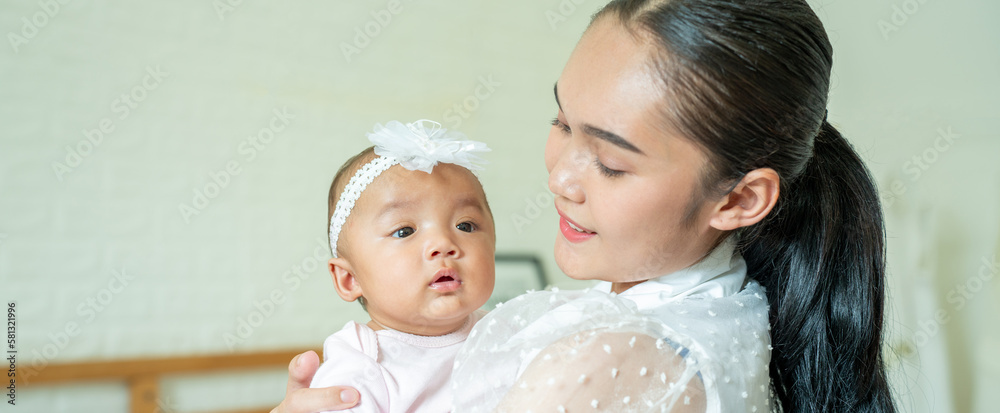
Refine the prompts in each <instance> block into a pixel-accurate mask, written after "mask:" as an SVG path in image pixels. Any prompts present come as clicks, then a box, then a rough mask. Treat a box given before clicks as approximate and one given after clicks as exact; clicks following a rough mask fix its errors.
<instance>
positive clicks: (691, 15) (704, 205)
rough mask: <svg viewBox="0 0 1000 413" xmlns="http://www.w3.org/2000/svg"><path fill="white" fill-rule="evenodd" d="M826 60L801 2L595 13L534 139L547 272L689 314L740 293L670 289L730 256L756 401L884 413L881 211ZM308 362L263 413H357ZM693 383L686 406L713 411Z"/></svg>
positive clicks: (716, 2)
mask: <svg viewBox="0 0 1000 413" xmlns="http://www.w3.org/2000/svg"><path fill="white" fill-rule="evenodd" d="M831 66H832V50H831V46H830V43H829V40H828V38H827V36H826V33H825V31H824V29H823V27H822V24H821V23H820V21H819V19H818V18H817V17H816V15H815V14H814V13H813V11H812V10H811V9H810V8H809V6H808V5H807V4H806V2H805V1H804V0H667V1H662V0H616V1H613V2H611V3H610V4H608V5H607V6H605V7H604V8H603V9H602V10H601V11H600V12H599V13H598V14H597V15H596V16H595V18H594V20H593V22H592V24H591V26H590V27H589V28H588V30H587V32H586V33H585V34H584V36H583V38H582V39H581V41H580V43H579V44H578V45H577V48H576V49H575V51H574V53H573V55H572V56H571V58H570V60H569V62H568V63H567V65H566V68H565V69H564V71H563V73H562V75H561V76H560V78H559V81H558V83H557V87H556V99H557V104H558V106H559V109H560V110H559V113H558V117H557V118H556V120H555V121H554V122H553V128H552V131H551V132H550V135H549V140H548V143H547V146H546V164H547V167H548V169H549V172H550V177H549V187H550V189H551V190H552V192H553V193H554V194H555V195H556V200H555V204H556V207H557V208H558V209H559V212H560V216H561V220H560V222H561V227H562V228H561V235H560V237H559V238H558V239H557V244H556V251H555V255H556V261H557V263H558V264H559V266H560V268H561V269H562V270H563V271H564V272H565V273H566V274H567V275H569V276H570V277H573V278H577V279H600V280H606V281H610V282H611V283H610V284H609V285H608V287H607V288H608V289H609V290H610V291H613V292H616V293H622V295H626V294H628V292H629V290H633V289H636V288H637V286H643V287H639V288H645V287H644V286H647V285H649V283H652V282H659V283H664V284H670V287H669V288H671V293H670V294H668V297H666V298H665V301H669V302H671V303H685V301H684V298H685V297H687V296H692V297H694V296H697V297H698V298H700V299H701V298H704V299H714V298H726V297H734V296H737V295H738V294H739V293H738V292H734V291H730V289H731V287H732V285H733V284H732V283H731V282H730V283H728V284H727V283H722V284H720V283H718V282H717V281H718V280H716V279H713V280H704V279H697V280H696V282H694V283H692V284H689V285H684V284H683V282H681V283H680V284H678V278H679V277H680V276H679V275H678V274H688V273H689V272H690V271H689V270H690V269H692V268H697V267H699V266H701V265H703V263H704V260H705V259H706V257H711V256H712V254H716V255H717V254H719V251H720V249H721V248H724V246H726V245H732V246H733V248H735V250H736V252H737V254H735V255H733V259H734V260H737V259H739V261H734V262H736V264H734V266H733V267H732V268H734V270H733V271H736V272H739V274H738V275H740V276H745V277H746V281H744V282H743V283H742V284H741V285H737V288H736V290H740V288H743V290H742V291H746V289H747V288H752V287H753V286H754V285H756V284H757V283H759V284H760V285H761V286H763V288H764V289H765V290H766V299H767V304H768V305H769V307H768V318H769V321H770V327H769V328H770V334H769V337H765V338H764V339H762V340H766V339H768V338H769V342H770V345H771V348H773V350H772V351H771V352H770V354H769V364H768V368H766V373H767V375H768V377H766V378H765V380H766V382H767V383H769V389H764V390H768V391H767V393H769V394H768V396H767V397H769V399H770V401H771V403H770V405H769V407H768V408H769V409H771V410H775V411H878V412H891V411H894V407H893V404H892V400H891V396H890V390H889V388H888V384H887V381H886V375H885V371H884V367H883V360H882V354H881V340H882V314H883V300H884V286H883V282H884V281H883V278H884V234H883V224H882V215H881V208H880V206H879V203H878V197H877V192H876V189H875V186H874V184H873V181H872V179H871V177H870V175H869V173H868V171H867V169H866V168H865V166H864V165H863V163H862V162H861V160H860V158H859V157H858V155H857V154H856V153H855V151H854V150H853V149H852V147H851V145H850V144H849V143H848V142H847V141H846V140H845V139H844V138H843V137H842V136H841V135H840V133H839V132H838V131H837V130H836V129H835V128H834V127H833V126H831V125H830V124H829V123H828V122H827V120H826V102H827V95H828V91H829V82H830V70H831ZM740 255H741V256H742V259H740ZM743 260H745V268H743V269H742V270H741V268H742V267H740V266H739V265H737V264H740V263H742V262H743ZM740 271H742V272H740ZM664 274H666V275H664ZM740 279H742V278H740ZM671 283H672V284H671ZM633 291H634V290H633ZM703 301H704V300H703ZM511 305H514V306H517V305H519V304H518V303H516V302H515V303H513V304H511ZM678 305H680V304H678ZM664 322H666V321H664ZM477 328H478V327H477ZM765 336H766V334H765ZM471 344H472V342H470V343H468V345H471ZM696 344H697V343H696ZM683 349H684V348H683V347H682V346H678V347H677V353H678V354H681V353H682V351H681V350H683ZM317 363H318V360H317V357H316V356H315V354H312V353H306V354H304V355H300V356H298V357H296V359H295V360H293V361H292V365H291V366H290V367H289V372H290V378H289V386H288V393H286V399H285V401H284V402H283V403H282V405H281V406H279V407H278V408H277V409H275V411H277V412H312V411H320V410H324V409H338V408H345V407H349V406H352V405H354V403H355V402H356V397H357V396H356V393H354V392H353V391H352V390H350V389H344V388H333V389H303V387H305V384H306V383H308V382H309V377H310V376H311V375H312V373H313V371H314V370H315V366H316V364H317ZM541 363H542V362H541V360H539V361H532V364H531V365H529V366H527V367H525V368H522V369H520V370H519V373H523V374H531V373H532V372H533V371H535V370H539V368H538V367H537V366H539V365H541ZM549 363H550V364H552V363H556V364H558V360H556V361H552V360H549ZM532 366H535V367H532ZM683 370H684V369H683V368H682V369H681V371H683ZM615 372H616V373H617V369H616V370H615ZM705 372H707V370H706V371H705ZM643 373H645V368H643ZM702 373H703V372H702V371H699V372H698V374H697V375H696V376H695V377H694V378H693V379H692V378H691V377H690V375H689V377H688V378H689V379H691V382H690V383H691V384H692V385H693V386H691V387H694V388H696V390H697V388H699V386H703V385H705V384H707V383H709V382H716V381H717V382H718V383H719V384H718V386H719V388H720V389H722V390H725V388H724V387H725V385H724V384H722V383H723V381H722V377H710V376H709V375H705V374H702ZM679 374H680V373H679ZM747 374H748V375H750V376H753V375H754V372H753V371H750V372H747ZM574 377H575V376H574ZM726 378H728V376H727V377H726ZM583 379H584V375H581V376H580V382H581V383H583V382H584V380H583ZM673 379H674V378H671V382H673ZM702 390H703V391H701V392H700V393H699V392H698V391H695V392H694V393H695V394H694V397H695V400H694V402H695V403H694V405H700V406H699V407H698V408H696V409H694V410H698V411H704V409H705V407H704V405H705V404H706V403H707V404H708V405H711V404H712V403H713V401H712V400H711V396H710V395H706V393H705V391H704V388H703V389H702ZM516 392H517V390H514V391H512V393H516ZM719 394H726V393H725V392H722V393H719ZM352 396H353V398H352ZM743 397H744V398H745V397H746V396H745V395H744V396H743ZM341 400H343V402H341ZM523 400H525V399H521V400H514V401H513V404H507V405H506V406H519V407H521V408H525V407H526V406H527V405H525V404H518V402H521V401H523ZM536 400H537V398H536ZM570 401H571V400H570ZM585 401H589V400H585ZM685 401H687V399H685ZM507 402H511V401H510V400H505V403H507ZM626 402H627V399H626ZM725 402H726V400H722V401H721V403H723V406H725ZM714 403H716V406H717V408H718V405H719V403H720V401H719V400H715V401H714ZM737 405H739V404H733V405H732V406H737ZM592 406H593V407H598V406H604V407H606V406H607V405H604V404H599V403H598V400H597V399H594V400H593V405H592ZM739 406H742V405H739ZM754 407H756V406H754ZM558 408H560V409H563V410H567V411H574V409H566V408H565V406H564V405H562V404H559V405H558ZM679 410H682V409H677V410H675V411H679ZM709 410H711V409H709ZM746 410H748V411H749V410H750V408H749V405H747V408H746ZM537 411H541V410H537ZM685 411H687V410H685ZM723 411H729V410H723Z"/></svg>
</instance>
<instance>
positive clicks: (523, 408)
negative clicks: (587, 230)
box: [452, 281, 770, 413]
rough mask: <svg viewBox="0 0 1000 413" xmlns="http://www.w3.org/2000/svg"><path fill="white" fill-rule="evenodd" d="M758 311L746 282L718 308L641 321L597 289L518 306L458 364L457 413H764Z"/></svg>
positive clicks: (666, 308)
mask: <svg viewBox="0 0 1000 413" xmlns="http://www.w3.org/2000/svg"><path fill="white" fill-rule="evenodd" d="M768 329H769V325H768V316H767V302H766V299H765V296H764V289H763V288H762V287H761V286H760V285H759V284H757V283H755V282H752V281H751V282H749V283H748V284H747V285H746V286H745V287H744V288H743V289H742V290H741V291H739V292H737V293H735V294H731V295H728V296H724V297H718V298H716V297H684V298H681V299H679V300H673V301H670V300H667V301H664V302H663V303H662V304H660V305H655V306H653V307H651V308H645V309H643V310H642V311H640V310H639V309H638V308H637V306H636V304H635V303H634V302H633V301H632V300H630V299H629V298H627V297H625V296H622V295H616V294H614V293H608V292H602V291H598V290H596V289H591V290H584V291H558V290H553V291H540V292H534V293H528V294H525V295H522V296H520V297H517V298H515V299H513V300H511V301H509V302H508V303H506V304H504V305H502V306H501V307H499V308H497V309H495V310H493V311H492V312H491V313H489V314H488V315H487V316H486V317H485V318H483V320H481V321H480V322H479V324H477V325H476V327H475V328H474V329H473V330H472V332H471V333H470V335H469V338H468V340H467V342H466V344H465V345H464V346H463V348H462V350H461V351H460V352H459V354H458V356H457V357H456V361H455V366H454V371H453V375H452V391H453V394H454V397H455V410H454V411H455V412H493V411H497V412H528V411H530V412H534V413H541V412H574V413H575V412H594V411H609V412H765V411H768V410H769V409H770V405H769V403H770V388H769V377H768V363H769V361H770V345H769V336H768Z"/></svg>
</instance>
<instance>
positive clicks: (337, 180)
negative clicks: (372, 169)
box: [325, 146, 376, 256]
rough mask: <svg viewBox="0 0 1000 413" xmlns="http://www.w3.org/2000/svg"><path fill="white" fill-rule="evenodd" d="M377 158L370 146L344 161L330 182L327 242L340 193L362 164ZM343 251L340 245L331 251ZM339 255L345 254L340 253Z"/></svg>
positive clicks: (373, 148) (342, 240)
mask: <svg viewBox="0 0 1000 413" xmlns="http://www.w3.org/2000/svg"><path fill="white" fill-rule="evenodd" d="M375 158H376V155H375V147H374V146H369V147H368V148H367V149H365V150H363V151H361V153H358V154H357V155H354V156H352V157H351V159H348V160H347V162H344V165H342V166H341V167H340V169H339V170H337V174H336V175H334V176H333V182H332V183H331V184H330V195H329V198H328V199H327V212H326V226H325V228H326V229H327V234H326V236H327V242H329V241H330V239H329V237H330V220H331V219H333V211H334V210H335V209H336V208H337V201H338V200H340V193H341V192H344V187H346V186H347V183H348V182H350V181H351V177H353V176H354V174H355V173H357V172H358V169H361V167H362V166H364V165H365V164H367V163H368V162H371V161H372V159H375ZM344 241H346V240H345V239H343V238H341V239H340V242H338V246H339V244H340V243H343V242H344ZM341 251H342V249H341V248H339V247H338V248H337V251H330V252H331V253H338V252H341ZM337 255H339V256H343V254H339V253H338V254H337Z"/></svg>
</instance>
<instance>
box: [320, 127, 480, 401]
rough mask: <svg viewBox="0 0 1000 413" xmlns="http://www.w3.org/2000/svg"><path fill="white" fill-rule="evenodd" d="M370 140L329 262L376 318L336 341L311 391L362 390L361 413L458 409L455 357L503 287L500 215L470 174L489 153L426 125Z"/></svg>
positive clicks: (342, 179)
mask: <svg viewBox="0 0 1000 413" xmlns="http://www.w3.org/2000/svg"><path fill="white" fill-rule="evenodd" d="M368 137H369V139H370V140H371V142H372V143H374V144H375V146H374V147H371V148H368V149H366V150H364V151H362V152H361V153H360V154H358V155H356V156H354V157H353V158H351V159H350V160H348V161H347V163H345V164H344V166H343V167H341V169H340V171H338V172H337V175H336V177H335V178H334V180H333V184H332V185H331V187H330V196H329V211H330V212H329V218H330V249H331V250H332V252H333V258H332V259H330V263H329V269H330V274H331V275H332V277H333V283H334V286H335V287H336V289H337V294H338V295H340V297H341V298H342V299H344V300H345V301H354V300H360V302H361V305H362V306H363V307H364V308H365V310H366V311H367V312H368V315H369V317H371V321H369V322H368V323H367V324H356V323H354V322H353V321H352V322H348V323H347V324H346V325H345V326H344V328H343V329H341V330H340V331H338V332H337V333H335V334H333V335H331V336H330V337H329V338H327V339H326V341H325V342H324V344H323V356H324V359H325V361H324V362H323V364H322V365H321V366H320V368H319V370H318V371H317V372H316V375H315V376H314V377H313V381H312V383H311V385H310V387H328V386H334V385H350V386H353V387H356V388H357V389H358V391H359V392H360V393H361V399H360V402H359V403H358V405H357V406H356V407H355V408H353V409H351V410H349V411H353V412H404V411H406V412H413V411H428V412H445V411H450V410H451V406H452V395H451V392H450V391H449V389H450V386H448V380H449V378H450V376H451V371H452V364H453V362H454V359H455V355H456V353H457V352H458V350H459V348H460V347H461V346H462V343H463V342H464V341H465V339H466V337H467V336H468V334H469V331H470V330H471V329H472V326H473V325H474V324H475V322H476V321H478V320H479V318H481V317H482V314H481V313H480V312H477V311H476V310H477V309H479V308H480V307H481V306H482V305H483V304H485V303H486V301H487V299H489V297H490V294H492V292H493V282H494V271H495V266H494V253H495V246H496V238H495V232H494V225H493V215H492V213H491V212H490V208H489V204H487V202H486V195H485V193H484V192H483V187H482V185H481V184H480V183H479V180H478V179H477V178H476V176H475V175H473V174H472V172H471V170H472V169H481V167H480V166H479V165H478V164H480V163H482V162H483V161H482V159H480V158H479V157H477V156H475V155H473V154H472V152H485V151H489V148H487V147H486V145H485V144H483V143H481V142H474V141H467V140H464V139H465V136H464V135H462V134H460V133H456V132H448V131H447V130H445V129H443V128H441V127H440V124H438V123H437V122H431V121H426V120H421V121H417V122H413V123H409V124H406V125H404V124H402V123H400V122H395V121H393V122H389V123H388V124H386V125H385V126H382V125H376V126H375V131H374V133H370V134H368ZM435 165H436V166H435Z"/></svg>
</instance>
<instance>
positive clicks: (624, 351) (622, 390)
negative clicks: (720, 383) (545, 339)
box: [496, 332, 706, 413]
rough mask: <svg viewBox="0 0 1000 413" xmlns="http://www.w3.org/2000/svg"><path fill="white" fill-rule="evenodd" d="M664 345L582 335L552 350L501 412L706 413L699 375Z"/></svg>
mask: <svg viewBox="0 0 1000 413" xmlns="http://www.w3.org/2000/svg"><path fill="white" fill-rule="evenodd" d="M677 353H678V352H675V351H674V349H673V348H672V347H670V346H669V345H668V344H666V343H664V342H663V341H658V340H656V339H654V338H652V337H650V336H648V335H644V334H633V333H607V332H605V333H595V334H594V335H590V334H589V333H581V334H579V335H577V336H575V337H566V338H564V339H562V340H559V341H557V342H555V343H554V344H552V345H550V346H549V347H547V348H546V349H545V350H543V351H542V352H541V353H539V355H538V357H536V358H535V359H534V360H533V361H532V362H531V364H529V365H528V367H527V368H526V369H525V371H524V373H522V374H521V376H520V377H519V378H518V380H517V382H516V383H515V384H514V386H513V387H512V388H511V389H510V391H509V392H508V393H507V395H506V396H505V397H504V399H503V401H502V402H501V403H500V406H498V407H497V409H496V411H497V412H526V411H535V412H580V411H657V412H660V411H662V412H671V413H695V412H704V411H705V402H706V400H705V390H704V386H703V384H702V382H701V379H700V378H699V376H698V371H697V370H696V368H695V367H694V366H692V365H691V364H689V363H688V361H687V360H685V359H684V357H683V356H680V355H678V354H677Z"/></svg>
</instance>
